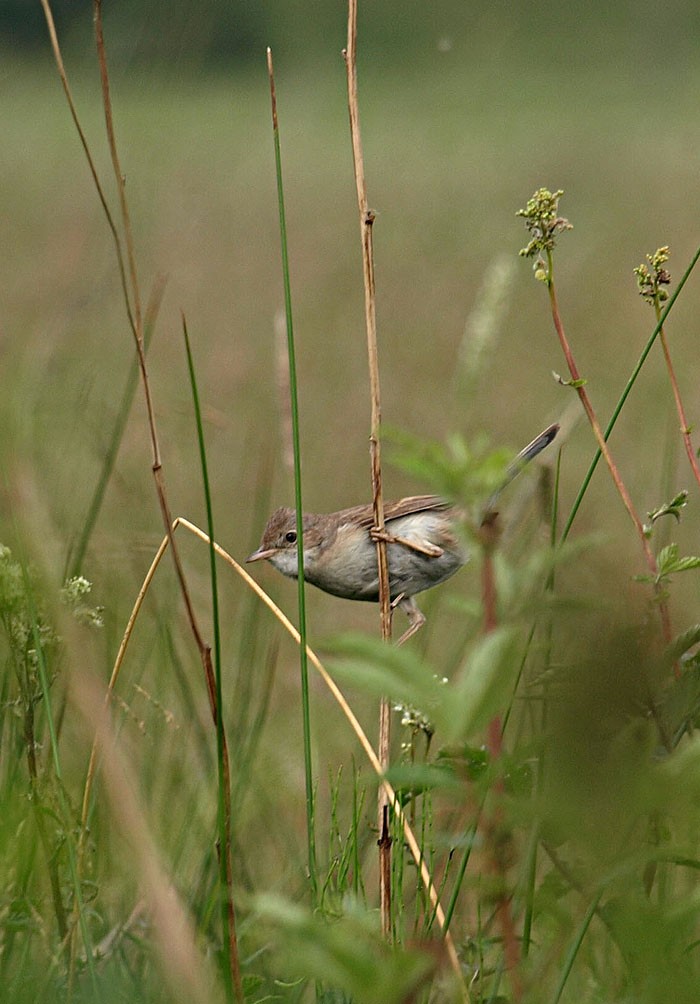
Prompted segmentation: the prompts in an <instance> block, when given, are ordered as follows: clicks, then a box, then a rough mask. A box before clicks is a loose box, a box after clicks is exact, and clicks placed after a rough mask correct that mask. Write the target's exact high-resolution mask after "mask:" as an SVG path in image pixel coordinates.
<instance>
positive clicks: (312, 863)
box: [267, 48, 318, 903]
mask: <svg viewBox="0 0 700 1004" xmlns="http://www.w3.org/2000/svg"><path fill="white" fill-rule="evenodd" d="M267 71H268V77H269V81H270V102H271V107H272V136H273V141H274V147H275V175H276V179H277V203H278V211H279V224H280V243H281V249H282V280H283V283H284V310H285V318H286V326H287V356H288V360H289V396H290V405H291V416H292V445H293V450H294V505H295V508H296V530H297V566H298V569H299V575H298V578H297V599H298V607H299V638H300V644H299V673H300V677H301V714H302V726H303V741H304V780H305V784H306V843H307V856H308V867H309V881H310V884H311V895H312V899H313V902H314V903H316V901H317V898H318V867H317V863H316V819H315V815H316V814H315V804H314V803H315V800H314V780H313V766H312V759H311V713H310V700H309V667H308V662H307V656H306V648H307V645H306V591H305V588H304V516H303V506H302V491H301V447H300V437H299V401H298V393H297V371H296V353H295V349H294V325H293V318H292V290H291V283H290V279H289V253H288V248H287V222H286V216H285V211H284V184H283V180H282V152H281V147H280V133H279V121H278V118H277V95H276V92H275V75H274V67H273V64H272V50H271V49H269V48H268V50H267Z"/></svg>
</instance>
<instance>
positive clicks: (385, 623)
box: [343, 0, 391, 938]
mask: <svg viewBox="0 0 700 1004" xmlns="http://www.w3.org/2000/svg"><path fill="white" fill-rule="evenodd" d="M343 58H344V60H345V67H346V71H347V81H348V112H349V115H350V137H351V140H352V159H353V166H354V173H355V186H356V188H357V205H358V209H359V214H360V237H361V241H362V266H363V277H364V288H365V328H366V331H367V357H368V362H369V385H370V401H371V419H370V422H371V428H370V437H369V443H370V462H371V468H372V506H373V509H374V523H375V526H376V527H377V528H378V529H379V530H380V531H383V530H384V499H383V495H382V463H381V446H380V442H379V427H380V424H381V397H380V385H379V358H378V353H377V315H376V295H375V283H374V246H373V236H372V234H373V225H374V218H375V217H374V213H373V212H372V210H371V209H370V208H369V205H368V202H367V184H366V181H365V167H364V157H363V155H362V137H361V134H360V110H359V102H358V98H357V0H348V41H347V48H346V49H344V50H343ZM376 547H377V571H378V576H379V616H380V623H381V632H382V638H383V639H384V641H390V640H391V595H390V591H389V566H388V562H387V552H386V542H385V541H383V540H381V539H377V541H376ZM390 743H391V704H390V702H389V699H388V698H386V697H384V698H382V700H381V703H380V705H379V741H378V752H379V760H380V762H381V764H382V766H383V769H384V770H386V769H387V768H388V766H389V756H390ZM377 810H378V828H379V907H380V913H381V918H382V930H383V932H384V935H385V937H387V938H388V937H389V936H390V935H391V836H390V828H389V826H388V803H387V797H386V792H385V791H384V790H383V789H382V788H380V789H379V800H378V806H377Z"/></svg>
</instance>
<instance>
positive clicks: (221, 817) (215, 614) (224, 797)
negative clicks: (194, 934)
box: [182, 314, 243, 1001]
mask: <svg viewBox="0 0 700 1004" xmlns="http://www.w3.org/2000/svg"><path fill="white" fill-rule="evenodd" d="M182 333H183V336H184V339H185V352H186V354H187V368H188V372H189V376H190V388H191V391H192V403H193V406H194V414H195V422H196V425H197V442H198V445H199V459H200V463H201V465H202V485H203V488H204V500H205V505H206V511H207V533H208V535H209V577H210V582H211V604H212V622H213V627H214V680H215V691H216V714H215V716H214V717H215V725H216V752H217V757H216V761H217V766H218V800H217V823H218V832H219V882H220V886H221V893H222V895H221V899H220V905H221V924H222V928H223V930H224V938H223V946H224V961H225V965H224V969H223V972H224V985H225V987H226V994H227V998H228V1000H229V1001H233V1000H238V1001H242V1000H243V987H242V983H241V968H240V960H239V955H238V939H237V936H236V915H235V909H234V905H233V867H232V861H231V845H232V832H231V830H232V820H231V815H232V813H231V773H230V763H229V757H228V745H227V742H226V733H225V730H224V716H223V713H222V709H223V707H224V701H223V689H222V685H221V630H220V622H219V590H218V584H217V577H216V552H215V550H214V540H215V539H216V538H215V536H214V512H213V507H212V501H211V490H210V485H209V472H208V468H207V451H206V446H205V443H204V427H203V424H202V411H201V408H200V404H199V390H198V388H197V377H196V373H195V368H194V359H193V357H192V346H191V345H190V338H189V334H188V332H187V322H186V320H185V316H184V314H183V315H182Z"/></svg>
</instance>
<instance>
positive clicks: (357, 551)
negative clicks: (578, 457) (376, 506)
mask: <svg viewBox="0 0 700 1004" xmlns="http://www.w3.org/2000/svg"><path fill="white" fill-rule="evenodd" d="M558 428H559V427H558V426H550V427H549V428H548V429H546V430H545V431H544V432H543V433H541V434H540V435H539V436H538V437H537V438H536V439H534V440H533V441H532V443H530V444H528V446H526V447H525V449H524V450H521V452H520V453H519V454H518V456H517V457H516V458H515V460H514V461H513V463H512V464H511V466H510V468H509V471H508V473H507V475H506V479H505V480H504V486H505V484H507V483H509V482H510V481H511V480H512V479H513V478H514V477H515V476H516V475H517V474H518V473H519V472H520V470H522V468H523V466H524V465H525V464H526V463H527V462H528V461H529V460H531V459H532V457H534V456H536V455H537V454H538V453H539V452H540V451H541V450H543V449H544V447H545V446H547V445H548V444H549V443H550V442H551V441H552V439H554V437H555V435H556V434H557V430H558ZM495 498H496V495H494V496H493V497H492V499H490V500H489V503H488V504H487V505H488V506H491V505H492V504H493V502H494V501H495ZM458 518H459V513H458V511H457V510H456V509H455V508H454V506H452V505H450V503H449V502H446V501H445V500H444V499H442V498H440V497H439V496H437V495H411V496H409V497H408V498H404V499H400V500H399V501H398V502H388V503H386V504H385V505H384V525H385V528H384V532H383V533H379V531H378V530H377V528H376V527H375V525H374V512H373V508H372V506H371V505H358V506H353V507H351V508H350V509H341V510H339V511H338V512H329V513H304V515H303V518H302V527H303V544H304V579H305V580H306V581H307V582H310V583H311V584H312V585H314V586H317V587H318V588H319V589H323V590H324V592H326V593H331V594H332V595H333V596H341V597H342V598H343V599H347V600H369V601H373V602H376V601H377V600H378V599H379V576H378V570H377V547H376V542H377V540H378V539H383V540H385V542H386V551H387V565H388V571H389V592H390V596H391V602H392V605H393V606H399V607H401V609H402V610H403V611H404V613H405V614H406V615H407V617H408V619H409V627H408V629H407V631H405V632H404V634H403V635H402V637H401V638H400V639H399V644H400V643H401V642H404V641H406V639H407V638H409V637H410V636H411V635H412V634H414V633H415V632H416V631H417V630H418V629H419V628H420V627H421V626H422V625H423V624H424V623H425V617H424V616H423V614H422V613H421V611H420V610H419V609H418V607H417V606H416V603H415V600H414V599H413V597H414V596H415V595H416V594H417V593H422V592H423V591H424V590H425V589H430V588H431V587H432V586H436V585H438V584H439V583H440V582H444V581H445V580H446V579H449V578H450V576H451V575H454V573H455V572H456V571H458V570H459V569H460V568H461V567H462V566H463V565H464V564H466V562H467V561H468V560H469V554H468V552H467V550H466V548H465V547H464V544H463V542H462V541H461V540H460V537H459V534H458V531H457V523H458ZM297 555H298V549H297V525H296V512H295V510H294V509H288V508H286V507H284V508H281V509H276V510H275V512H273V514H272V515H271V516H270V518H269V520H268V521H267V525H266V527H265V530H264V532H263V537H262V541H261V543H260V547H259V548H258V549H257V550H256V551H254V552H253V553H252V554H251V555H250V557H249V558H248V561H262V560H265V559H266V560H268V561H270V562H271V564H273V565H274V566H275V568H277V569H278V570H279V571H280V572H282V574H283V575H286V576H288V577H289V578H297V577H298V574H299V569H298V557H297Z"/></svg>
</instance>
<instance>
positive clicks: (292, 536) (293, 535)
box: [284, 530, 297, 544]
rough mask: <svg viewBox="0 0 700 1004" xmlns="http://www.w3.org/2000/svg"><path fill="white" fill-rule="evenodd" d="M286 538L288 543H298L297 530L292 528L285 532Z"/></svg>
mask: <svg viewBox="0 0 700 1004" xmlns="http://www.w3.org/2000/svg"><path fill="white" fill-rule="evenodd" d="M284 539H285V540H286V541H287V543H288V544H296V542H297V532H296V530H290V531H289V533H285V535H284Z"/></svg>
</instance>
